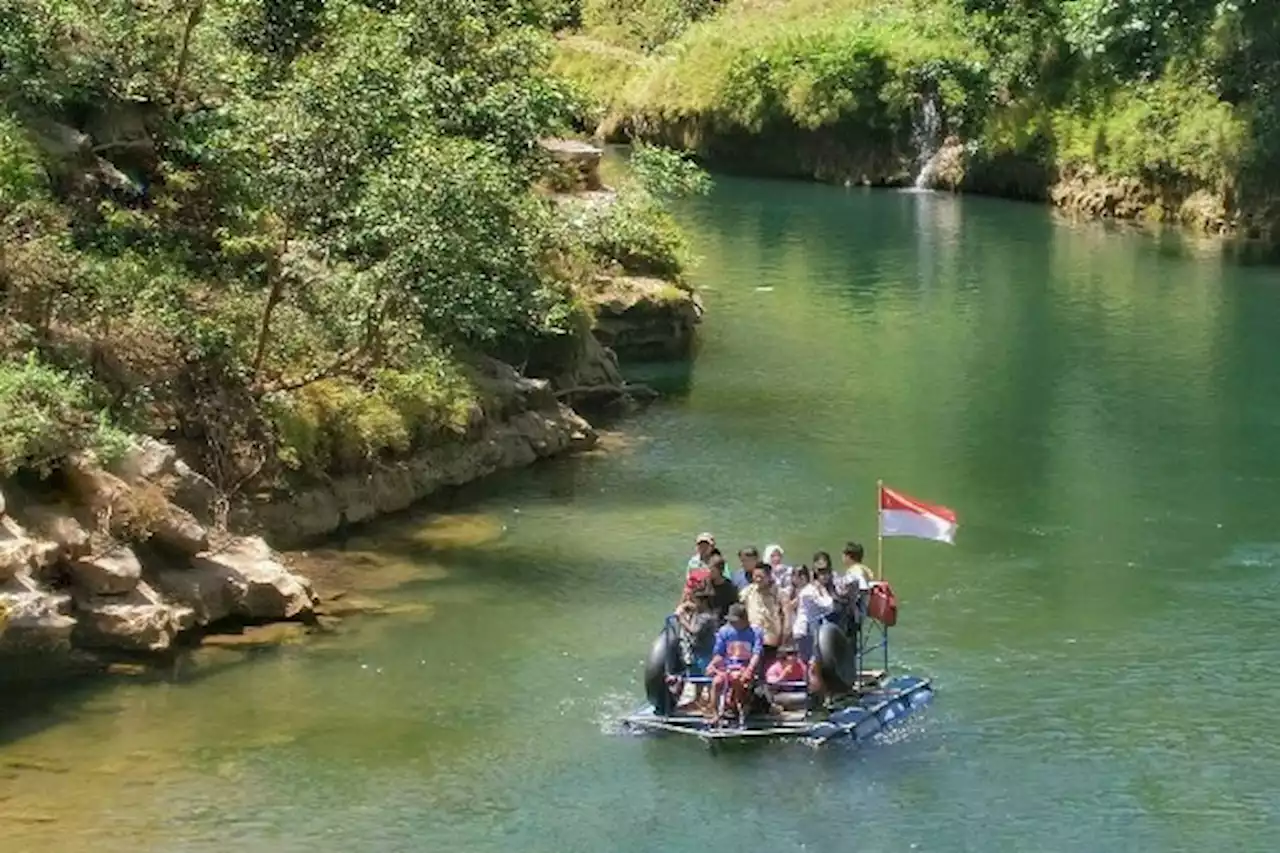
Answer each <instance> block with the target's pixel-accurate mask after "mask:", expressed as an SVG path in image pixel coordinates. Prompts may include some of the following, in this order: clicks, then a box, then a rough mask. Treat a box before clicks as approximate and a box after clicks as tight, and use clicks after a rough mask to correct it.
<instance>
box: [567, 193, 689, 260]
mask: <svg viewBox="0 0 1280 853" xmlns="http://www.w3.org/2000/svg"><path fill="white" fill-rule="evenodd" d="M579 227H580V233H581V239H582V241H583V243H584V244H585V245H586V247H587V250H588V251H589V252H590V253H591V255H592V256H593V257H594V258H595V259H596V261H597V262H599V263H602V264H605V265H609V264H614V263H616V264H618V265H620V266H621V267H622V268H623V269H625V270H627V271H628V272H633V273H636V274H638V275H653V276H659V277H664V278H667V277H676V276H679V275H680V273H681V272H682V271H683V270H684V268H685V267H686V266H687V264H688V261H689V249H688V245H687V243H686V241H685V239H684V237H683V236H682V234H681V233H680V229H679V227H678V226H677V225H676V222H675V220H674V219H673V218H672V216H671V214H670V213H669V212H668V211H667V210H666V209H665V208H663V207H662V206H661V205H660V204H658V203H657V202H656V201H655V200H654V199H653V198H652V197H651V196H649V195H648V194H647V193H645V192H643V191H641V190H637V189H630V190H628V189H624V190H622V191H621V192H619V194H618V198H617V200H616V201H615V202H614V203H613V204H602V205H596V206H593V207H591V208H588V209H587V210H586V211H585V212H584V213H583V214H582V216H581V219H580V220H579Z"/></svg>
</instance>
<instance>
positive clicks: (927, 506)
mask: <svg viewBox="0 0 1280 853" xmlns="http://www.w3.org/2000/svg"><path fill="white" fill-rule="evenodd" d="M887 509H902V510H906V511H907V512H914V513H917V514H919V515H936V516H938V518H941V519H944V520H946V521H949V522H951V523H952V524H955V523H956V514H955V512H953V511H952V510H950V509H948V508H947V507H945V506H939V505H938V504H931V503H925V502H924V501H921V500H916V499H915V498H911V497H907V496H906V495H904V494H902V492H895V491H894V490H893V489H890V488H889V487H888V486H881V487H880V511H881V512H884V511H885V510H887Z"/></svg>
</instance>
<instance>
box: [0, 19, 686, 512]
mask: <svg viewBox="0 0 1280 853" xmlns="http://www.w3.org/2000/svg"><path fill="white" fill-rule="evenodd" d="M566 14H568V11H567V10H566V9H565V8H562V7H560V6H558V5H556V4H554V3H550V2H543V0H391V2H380V0H367V2H362V0H336V2H335V1H332V0H331V2H319V1H318V0H290V2H277V0H244V2H236V3H211V2H208V0H182V2H179V3H177V4H170V5H161V6H156V5H151V4H139V3H135V2H133V0H106V2H96V3H90V2H86V0H0V103H2V106H0V419H2V420H3V424H4V426H3V430H2V431H0V432H2V433H3V436H2V437H0V473H3V472H10V471H12V470H14V469H16V468H19V467H37V468H42V467H47V466H49V465H51V464H54V463H56V460H57V459H58V458H59V457H61V456H63V455H65V454H66V453H68V452H71V451H74V450H77V449H84V448H88V449H93V450H96V451H97V452H100V453H110V452H112V448H113V447H115V446H116V445H118V444H119V442H120V440H121V436H122V435H123V433H122V432H121V430H133V431H142V432H147V433H151V434H154V435H159V436H163V437H166V438H169V439H172V440H175V441H177V442H178V443H180V444H183V445H185V446H186V447H187V448H188V449H189V450H191V451H193V455H194V456H195V458H197V459H200V460H202V461H203V466H204V468H205V470H206V472H207V473H209V474H210V475H211V476H212V477H213V478H214V480H215V482H216V483H217V485H218V486H219V487H220V488H221V489H222V490H223V491H224V492H233V491H235V490H237V489H239V488H242V487H243V486H244V485H245V484H246V483H248V482H250V481H254V482H258V483H266V484H270V483H273V482H281V478H284V477H286V476H296V475H302V476H312V477H314V476H324V475H328V474H333V473H338V472H342V471H348V470H353V469H359V468H360V467H361V466H365V465H368V464H369V463H370V462H371V461H373V460H376V459H378V458H379V457H381V456H385V455H389V454H390V455H394V454H399V453H404V452H406V451H408V450H411V449H413V448H414V447H415V446H418V445H419V444H421V443H423V442H432V441H440V440H449V439H450V438H453V437H457V436H461V435H465V434H466V433H467V431H468V429H469V427H470V425H473V424H474V422H475V420H476V419H477V418H478V417H479V416H480V413H481V412H483V411H484V407H485V405H486V404H487V401H486V400H485V399H484V394H483V393H482V392H481V391H480V390H479V388H480V387H481V385H482V383H480V382H479V381H478V374H477V372H476V370H477V368H476V365H478V364H481V363H482V362H483V359H484V357H486V356H502V357H509V358H515V359H517V360H518V359H520V358H521V357H522V354H524V355H523V357H527V354H528V353H529V352H530V351H532V350H535V349H537V348H538V347H540V346H544V345H546V344H547V342H549V341H556V340H558V339H561V338H566V337H571V336H573V335H577V334H582V333H584V330H586V329H588V328H589V326H590V318H589V317H587V316H586V315H585V309H584V307H583V303H582V301H581V299H579V298H578V296H577V295H576V294H577V289H578V287H579V285H580V284H581V283H582V282H584V281H587V280H589V279H590V278H591V276H592V275H593V274H594V272H595V271H596V270H598V269H600V268H601V267H603V266H606V265H608V264H612V263H615V262H617V261H621V262H623V263H629V262H631V260H632V259H633V258H642V259H643V262H644V263H645V264H648V265H650V266H652V267H653V268H655V269H660V270H661V271H662V272H663V273H665V274H672V275H674V274H676V273H678V272H679V269H680V264H681V260H680V256H679V253H680V248H681V245H682V244H680V242H679V238H678V234H676V232H675V231H674V226H673V225H672V224H671V223H670V220H669V217H667V216H666V214H665V211H664V210H662V208H661V206H660V204H659V201H658V197H657V196H656V195H652V194H648V195H643V196H642V197H641V196H637V199H639V201H635V202H633V206H632V207H630V208H623V209H621V210H619V211H613V210H610V211H609V212H607V213H604V214H601V215H600V216H599V217H596V218H593V219H590V220H589V221H583V222H577V223H574V222H571V221H570V220H568V219H567V218H566V217H565V216H564V214H563V212H562V211H561V210H560V209H559V208H558V207H557V206H556V205H555V204H553V203H552V202H551V201H550V200H549V199H547V198H546V197H545V195H544V194H542V193H540V192H538V190H537V183H538V180H539V178H540V176H542V175H543V174H544V173H545V172H546V170H547V169H548V163H547V161H546V160H545V157H544V154H543V152H542V151H541V150H540V148H539V147H538V145H537V140H538V139H539V138H540V137H543V136H546V135H551V134H555V133H558V132H562V131H564V130H565V129H566V128H567V126H568V121H569V119H570V118H571V116H572V115H573V113H574V111H575V109H576V101H575V95H574V93H573V92H572V91H571V89H570V87H568V86H567V85H566V84H565V83H564V82H563V81H562V80H560V79H559V78H558V77H556V76H555V75H554V74H552V73H551V71H550V69H549V60H550V56H551V39H550V36H549V32H550V28H551V27H553V26H555V25H557V24H558V23H560V22H563V21H564V20H565V16H566ZM672 179H673V180H677V181H678V180H681V179H682V178H680V177H679V176H678V175H677V176H675V177H673V178H672ZM684 179H687V176H686V177H685V178H684ZM629 212H634V213H636V214H637V215H638V217H639V221H636V222H632V221H631V220H630V219H629V218H628V213H629Z"/></svg>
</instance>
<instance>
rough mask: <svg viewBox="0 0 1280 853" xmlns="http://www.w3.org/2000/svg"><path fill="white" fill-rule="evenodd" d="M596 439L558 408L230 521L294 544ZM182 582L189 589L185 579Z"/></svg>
mask: <svg viewBox="0 0 1280 853" xmlns="http://www.w3.org/2000/svg"><path fill="white" fill-rule="evenodd" d="M598 440H599V436H598V435H597V434H596V431H595V430H594V429H592V427H591V425H590V424H589V423H587V422H586V421H585V420H583V419H582V418H581V417H579V416H578V414H577V413H576V412H574V411H573V409H570V408H569V407H568V406H564V405H561V404H559V403H557V404H555V405H554V406H551V407H548V408H545V409H533V410H528V411H524V412H520V413H519V414H517V415H515V416H513V417H510V418H508V419H507V420H505V421H504V422H500V423H496V424H490V425H489V427H488V428H487V429H486V430H485V431H484V433H483V434H481V435H480V436H478V437H477V438H475V439H474V440H472V441H469V442H465V443H461V442H460V443H456V444H447V445H440V446H436V447H432V448H430V449H426V450H423V451H422V452H420V453H418V454H415V455H414V456H413V457H411V458H409V459H405V460H401V461H399V462H395V463H391V464H387V465H383V466H379V467H378V468H376V469H374V470H372V471H371V472H369V473H368V474H366V475H363V476H358V477H348V478H342V479H339V480H337V481H335V482H334V483H331V484H327V485H324V486H318V487H315V488H312V489H307V490H304V491H301V492H298V493H296V494H293V495H288V496H279V497H278V498H277V499H276V500H274V501H269V502H262V503H258V504H253V505H245V506H242V507H241V508H240V510H239V512H238V514H237V516H236V517H235V519H234V520H235V521H236V523H237V524H243V525H246V526H247V525H250V524H253V525H256V527H257V529H260V530H263V531H266V532H267V533H269V535H270V536H271V537H272V541H274V542H277V543H280V544H282V545H285V546H287V547H288V546H293V545H299V544H302V543H305V542H307V541H309V540H314V539H315V538H317V537H319V536H323V535H325V534H328V533H332V532H333V531H335V530H337V529H339V528H340V527H341V526H342V525H343V524H350V523H356V522H357V521H360V520H364V519H367V518H370V517H372V516H373V515H376V514H385V513H389V512H394V511H396V510H399V509H404V508H405V507H408V506H410V505H411V504H413V503H415V502H417V501H420V500H422V499H423V498H425V497H427V496H428V495H431V494H433V493H434V492H436V491H438V490H439V489H441V488H443V487H446V486H457V485H462V484H464V483H470V482H472V481H474V480H477V479H479V478H481V477H484V476H487V475H489V474H492V473H493V472H495V471H499V470H503V469H508V468H516V467H520V466H523V465H528V464H530V463H531V462H533V461H534V460H536V459H539V458H542V457H549V456H556V455H559V454H562V453H568V452H576V451H582V450H588V449H590V448H591V447H594V446H595V444H596V443H597V441H598ZM177 574H181V573H177ZM182 582H183V583H185V584H188V585H189V584H191V583H192V581H191V580H190V579H186V580H184V581H182ZM175 595H176V593H175ZM184 600H185V599H184Z"/></svg>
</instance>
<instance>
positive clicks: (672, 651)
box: [644, 625, 684, 716]
mask: <svg viewBox="0 0 1280 853" xmlns="http://www.w3.org/2000/svg"><path fill="white" fill-rule="evenodd" d="M683 673H684V661H683V659H682V658H681V655H680V638H679V637H678V636H676V632H675V631H674V630H672V628H671V626H670V625H666V626H664V627H663V629H662V633H660V634H658V636H657V637H656V638H655V639H654V641H653V645H652V646H651V647H650V648H649V657H648V659H647V660H646V661H645V664H644V692H645V695H646V696H648V697H649V702H650V703H652V705H653V710H654V712H655V713H657V714H659V715H661V716H666V715H668V714H671V713H672V712H674V711H675V709H676V704H677V702H679V697H678V696H675V695H673V694H672V692H671V688H670V687H669V686H668V685H667V676H668V675H682V674H683Z"/></svg>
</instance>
